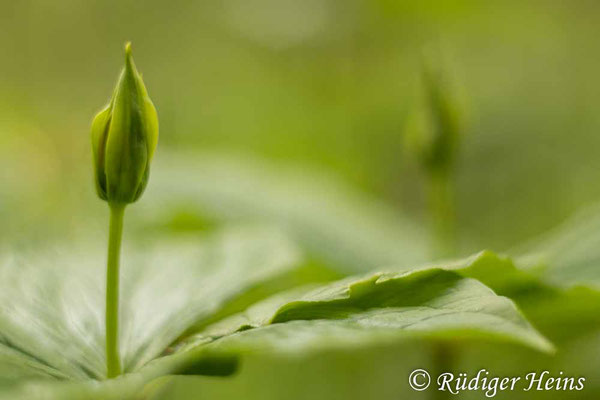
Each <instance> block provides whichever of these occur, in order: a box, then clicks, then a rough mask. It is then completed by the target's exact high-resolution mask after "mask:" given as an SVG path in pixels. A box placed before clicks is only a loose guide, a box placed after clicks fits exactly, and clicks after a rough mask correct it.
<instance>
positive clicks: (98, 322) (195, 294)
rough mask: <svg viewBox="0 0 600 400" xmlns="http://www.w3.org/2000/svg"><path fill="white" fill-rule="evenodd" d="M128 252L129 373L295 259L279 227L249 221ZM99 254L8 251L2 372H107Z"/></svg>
mask: <svg viewBox="0 0 600 400" xmlns="http://www.w3.org/2000/svg"><path fill="white" fill-rule="evenodd" d="M78 251H80V252H78ZM124 255H125V257H124V261H123V268H122V289H121V299H122V304H121V331H120V337H121V350H122V355H123V360H124V366H125V370H126V371H135V370H138V369H139V368H140V367H141V366H143V365H144V364H146V363H147V362H148V361H150V360H152V359H154V358H156V357H158V356H159V355H161V353H163V352H164V351H165V349H167V347H168V346H169V345H170V344H171V343H173V342H174V341H175V340H176V339H177V338H178V337H179V336H180V335H181V334H183V333H184V332H185V331H186V329H188V328H189V327H190V326H192V325H193V324H195V323H198V322H199V321H202V320H203V319H206V318H210V317H211V316H212V315H214V314H216V313H218V312H219V311H220V310H222V309H223V307H225V306H226V305H227V304H228V302H230V301H232V300H234V299H236V298H237V297H238V296H239V295H240V294H242V293H244V292H246V291H248V290H249V289H252V288H254V287H256V286H257V285H260V284H261V283H262V282H264V281H268V280H270V279H273V278H275V277H277V276H281V275H282V274H285V273H287V272H289V271H291V270H293V269H294V268H296V267H297V266H298V265H300V255H299V253H298V251H297V249H296V248H295V247H294V246H293V245H292V244H291V243H290V242H289V241H288V240H286V238H285V236H284V235H282V234H281V232H279V231H278V230H272V229H267V228H251V227H248V228H238V229H230V230H227V231H224V232H220V233H217V234H215V235H213V236H212V237H209V238H207V239H206V240H204V241H199V240H198V239H197V238H189V239H188V240H184V239H183V238H181V237H180V238H177V241H169V240H164V239H163V240H161V241H160V243H147V247H144V248H142V249H139V251H134V250H133V249H129V248H125V249H124ZM103 259H104V257H103V255H102V252H101V251H94V250H93V249H89V248H79V249H77V248H76V247H75V248H73V247H72V248H69V249H62V250H56V251H55V252H53V253H50V252H48V253H45V254H31V255H28V257H26V258H25V257H15V256H10V257H6V259H5V260H4V261H3V262H2V264H1V267H0V276H1V282H2V284H3V288H2V290H1V291H0V304H2V305H3V312H2V313H1V314H0V372H1V373H3V376H2V377H6V376H10V378H12V379H14V378H18V377H22V378H29V377H31V376H46V377H48V378H63V379H64V378H68V379H89V378H94V379H100V378H103V377H104V374H105V361H104V360H105V358H104V334H103V332H104V316H103V304H104V298H103V295H104V288H103V283H104V274H105V271H104V263H103ZM5 374H6V375H5ZM0 378H1V377H0Z"/></svg>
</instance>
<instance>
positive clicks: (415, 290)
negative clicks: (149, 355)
mask: <svg viewBox="0 0 600 400" xmlns="http://www.w3.org/2000/svg"><path fill="white" fill-rule="evenodd" d="M493 260H496V263H501V262H502V259H501V258H499V257H496V256H494V255H493V254H491V253H489V252H485V253H482V254H480V255H478V256H476V257H472V258H470V259H467V260H465V261H463V262H460V263H453V264H448V265H445V266H443V267H423V268H420V269H416V270H413V271H409V272H393V273H376V274H371V275H367V276H362V277H351V278H347V279H344V280H341V281H338V282H334V283H331V284H328V285H324V286H318V287H307V288H298V289H294V290H292V291H289V292H287V293H282V294H279V295H276V296H273V297H271V298H269V299H267V300H265V301H263V302H259V303H257V304H255V305H253V306H252V307H250V308H249V309H248V310H247V311H245V312H243V313H240V314H238V315H235V316H232V317H230V318H227V319H225V320H223V321H221V322H219V323H217V324H214V325H212V326H209V327H208V328H207V329H206V330H205V331H204V332H203V333H201V334H199V335H197V336H195V337H193V338H191V339H190V340H188V342H187V344H186V345H185V346H182V347H181V348H180V349H178V352H177V354H175V355H174V356H170V357H165V358H163V359H160V360H157V361H156V362H154V363H153V364H150V365H149V368H148V371H152V373H153V374H156V375H159V374H160V373H166V372H177V373H190V370H192V371H194V372H195V373H202V374H212V373H217V372H218V371H219V370H223V365H224V364H227V362H229V364H230V368H231V369H232V370H233V369H234V367H235V364H236V363H237V357H238V356H239V355H241V354H245V353H247V352H251V351H261V352H264V351H276V352H283V353H295V354H302V352H305V351H308V350H311V349H323V348H330V347H335V348H338V347H340V346H349V347H353V346H361V345H364V344H369V343H386V342H389V341H390V340H404V339H406V338H410V337H414V336H425V337H433V338H438V339H457V338H486V339H489V340H501V341H507V342H512V343H517V344H521V345H525V346H528V347H531V348H534V349H536V350H539V351H543V352H552V351H553V349H554V347H553V345H552V344H551V343H550V342H549V341H548V340H547V339H546V338H544V337H543V336H542V335H541V334H540V333H538V332H537V331H536V330H535V329H534V328H533V327H532V326H531V325H530V324H529V323H528V322H527V320H526V319H525V318H524V317H523V316H522V314H521V313H520V312H519V310H518V309H517V307H516V306H515V304H514V303H513V302H512V301H511V300H510V299H508V298H506V297H502V296H498V295H496V294H495V293H494V292H493V291H492V290H491V289H489V288H488V287H487V286H485V285H484V284H482V283H481V282H479V281H477V280H475V279H472V278H469V277H466V275H469V274H471V273H472V274H476V273H477V270H478V268H481V267H482V264H487V265H490V266H491V262H492V261H493ZM213 364H214V365H215V367H214V368H213V367H212V365H213ZM157 371H161V372H160V373H159V372H157Z"/></svg>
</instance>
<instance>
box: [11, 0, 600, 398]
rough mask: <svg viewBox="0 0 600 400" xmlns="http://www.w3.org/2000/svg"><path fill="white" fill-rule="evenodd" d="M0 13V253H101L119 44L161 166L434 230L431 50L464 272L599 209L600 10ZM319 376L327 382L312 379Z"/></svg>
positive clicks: (152, 7) (253, 6)
mask: <svg viewBox="0 0 600 400" xmlns="http://www.w3.org/2000/svg"><path fill="white" fill-rule="evenodd" d="M0 5H1V9H2V11H1V12H0V49H2V57H1V60H2V61H1V62H0V218H1V220H2V225H3V229H2V230H1V231H0V239H1V240H2V241H3V242H4V243H8V242H23V243H27V244H31V243H34V242H36V241H37V242H46V241H48V240H50V239H52V240H53V239H55V238H61V240H62V239H63V238H69V237H71V236H76V235H78V233H79V232H80V230H81V229H83V228H82V227H85V226H88V227H89V226H98V227H99V228H98V229H99V230H98V232H101V234H99V237H98V240H101V241H104V240H105V237H104V229H105V227H104V223H105V218H106V215H107V210H106V207H105V205H104V204H103V203H102V202H100V201H98V200H97V199H96V196H95V193H94V186H93V181H92V165H91V150H90V138H89V126H90V123H91V119H92V117H93V115H94V114H95V113H96V112H97V111H98V110H100V108H101V107H102V106H103V105H104V104H106V102H107V101H108V99H109V97H110V94H111V91H112V88H113V86H114V83H115V81H116V79H117V76H118V71H119V69H120V68H121V66H122V58H123V50H122V49H123V45H124V43H125V42H126V41H132V43H133V51H134V56H135V60H136V63H137V66H138V69H139V70H140V71H141V72H142V73H143V76H144V80H145V83H146V85H147V87H148V90H149V94H150V96H151V98H152V99H153V101H154V103H155V105H156V107H157V109H158V112H159V118H160V142H159V148H158V159H159V164H157V165H160V160H161V153H163V154H166V153H169V154H171V155H172V154H178V152H180V151H185V152H186V154H190V153H192V154H194V153H196V152H197V154H198V155H199V156H202V154H206V153H207V152H215V153H219V154H227V155H228V156H230V157H234V158H235V157H241V158H247V157H250V158H252V159H259V160H263V159H264V160H268V162H269V163H271V164H269V165H273V166H282V167H283V166H293V167H294V168H299V169H306V170H311V171H321V173H322V174H327V175H330V174H333V175H335V176H337V177H338V179H339V180H340V181H344V182H346V183H347V184H348V185H350V186H351V187H353V188H355V189H356V190H357V191H360V192H363V193H364V194H365V195H368V196H372V197H373V198H377V199H379V200H381V201H382V202H385V203H387V204H388V205H390V206H391V207H393V208H395V209H396V210H397V212H398V213H401V214H404V215H406V216H408V218H410V219H412V220H413V222H414V223H415V224H416V225H421V224H426V219H427V215H426V214H427V206H426V200H425V197H426V190H424V183H423V182H424V179H425V177H424V175H423V173H422V171H420V170H419V167H418V165H417V163H416V162H415V160H414V159H412V158H411V156H410V151H408V150H407V148H406V145H405V144H406V140H405V137H404V136H405V135H404V133H405V131H406V125H407V121H408V120H409V118H410V115H411V112H412V111H413V110H414V105H415V103H416V102H417V101H418V98H419V95H420V94H419V93H420V90H421V88H420V84H419V73H420V65H421V64H420V60H421V59H420V57H421V54H422V50H423V48H426V47H428V46H432V45H433V46H435V47H436V48H441V49H443V54H444V65H445V68H446V70H447V73H448V74H449V75H451V76H452V79H453V81H454V82H455V83H456V88H457V94H458V97H459V98H460V103H461V110H462V114H461V115H462V118H463V125H462V130H461V135H462V140H461V146H460V152H459V154H458V158H457V165H456V174H455V178H456V181H455V183H456V186H455V189H456V227H457V232H456V233H457V243H458V252H459V253H461V254H468V253H472V252H474V251H478V250H481V249H483V248H489V249H493V250H499V251H504V250H507V249H510V248H512V247H514V246H519V245H520V244H522V243H523V242H526V241H528V240H530V239H532V238H535V237H536V236H537V235H539V234H541V233H542V232H545V231H546V230H548V229H550V228H552V227H554V226H556V225H557V224H559V223H560V222H562V221H563V220H565V219H566V218H567V217H569V216H570V215H571V214H572V213H573V212H575V211H577V210H579V209H581V208H583V207H586V206H587V205H590V204H594V203H595V202H596V200H597V199H598V198H600V179H598V178H599V176H600V173H599V171H600V157H598V156H597V149H598V148H599V146H600V135H599V132H600V113H598V112H597V108H598V104H600V77H599V73H598V71H600V56H599V54H600V42H599V41H598V40H597V37H598V34H599V33H600V28H599V25H598V18H599V17H600V4H599V3H598V2H595V1H584V0H581V1H524V0H519V1H513V0H504V1H498V2H496V1H490V2H478V1H467V0H455V1H452V2H445V1H394V0H370V1H368V0H362V1H359V0H344V1H342V0H303V1H297V0H220V1H216V0H215V1H211V0H206V1H191V0H187V1H184V0H171V1H168V2H167V1H144V2H141V1H134V0H119V1H86V2H81V1H75V0H60V1H54V2H49V1H44V0H22V1H7V0H0ZM162 162H163V163H165V162H167V161H164V160H163V161H162ZM156 168H159V167H158V166H156ZM275 169H276V168H275ZM173 179H177V177H173ZM151 187H152V179H151V180H150V188H151ZM141 201H142V202H143V201H144V199H142V200H141ZM132 209H134V208H133V207H132ZM137 217H139V215H138V214H136V213H135V212H132V213H131V218H133V219H135V218H137ZM88 230H89V229H88ZM402 354H404V353H403V350H400V349H397V350H395V352H391V353H390V350H389V349H387V350H382V351H381V354H380V357H379V358H374V359H371V361H370V362H372V363H375V364H378V365H379V364H381V362H382V361H381V360H382V358H385V357H387V358H389V359H390V360H394V361H393V362H394V363H397V362H398V361H397V360H398V358H400V357H402ZM356 357H358V356H356ZM373 360H375V361H373ZM377 360H379V361H377ZM330 361H331V360H330ZM278 362H279V361H273V362H272V363H270V364H269V363H264V362H260V363H258V364H257V365H258V366H257V367H256V368H254V369H252V368H251V369H250V371H254V372H250V374H251V375H249V376H245V377H244V376H242V378H241V382H242V383H239V382H240V381H238V383H237V385H238V386H230V385H225V384H222V383H219V382H216V383H215V382H214V381H211V382H212V383H211V385H213V386H210V385H209V386H202V387H203V388H209V389H205V390H209V391H210V390H213V389H214V390H215V391H216V392H215V393H226V392H227V390H231V391H233V390H238V392H236V393H239V391H244V390H247V389H248V387H249V385H250V383H249V382H251V381H252V379H254V378H252V376H253V375H252V374H255V375H260V374H261V372H260V371H261V370H262V368H263V367H264V365H269V367H266V368H267V371H269V373H273V372H274V371H275V370H281V369H282V368H281V367H280V366H278V364H277V363H278ZM390 362H392V361H390ZM312 363H313V364H308V365H312V366H313V368H314V370H313V371H317V372H318V371H319V368H318V367H319V366H320V365H321V364H319V359H315V360H313V361H312ZM295 365H296V367H297V368H301V369H305V368H304V367H301V365H302V364H295ZM340 365H349V364H347V363H346V362H341V363H340ZM366 365H367V367H364V366H363V367H364V368H363V369H362V370H360V371H362V372H364V371H365V370H366V369H369V368H370V367H368V364H366ZM396 367H397V368H408V367H407V366H406V365H405V364H402V366H400V365H396ZM269 368H270V369H269ZM288 368H289V365H288ZM388 370H389V369H388ZM287 371H288V372H289V371H292V372H289V373H290V374H293V373H294V372H293V371H294V370H293V369H292V370H290V369H288V370H287ZM389 371H394V373H397V371H400V370H399V369H396V370H393V369H392V370H389ZM402 371H403V370H402ZM317 372H314V373H313V375H315V376H314V379H317V378H318V373H317ZM362 372H361V373H362ZM286 373H287V372H286ZM298 373H299V372H298ZM344 374H345V375H343V376H345V377H347V376H352V372H351V371H350V372H348V371H346V372H345V373H344ZM348 374H350V375H348ZM357 374H358V373H357ZM398 375H399V376H402V377H403V376H405V375H404V372H402V373H398ZM387 378H390V377H387ZM244 379H245V380H244ZM380 379H384V380H385V377H383V378H382V377H381V376H380ZM390 379H391V378H390ZM317 380H318V379H317ZM389 381H390V380H389V379H388V380H386V382H389ZM287 382H293V377H289V379H288V380H287ZM398 382H400V381H398ZM182 385H183V386H185V382H184V383H182ZM398 385H399V386H400V383H398ZM402 385H403V381H402ZM341 386H343V385H339V386H338V387H341ZM211 388H213V389H211ZM232 388H233V389H232ZM235 388H237V389H235ZM396 389H397V388H396V387H394V386H390V387H387V388H386V389H385V390H387V391H388V392H389V395H390V396H391V395H392V394H393V393H396ZM175 390H182V391H185V390H187V389H179V388H175ZM219 390H221V391H225V392H219ZM211 393H212V392H211ZM338 394H339V393H338Z"/></svg>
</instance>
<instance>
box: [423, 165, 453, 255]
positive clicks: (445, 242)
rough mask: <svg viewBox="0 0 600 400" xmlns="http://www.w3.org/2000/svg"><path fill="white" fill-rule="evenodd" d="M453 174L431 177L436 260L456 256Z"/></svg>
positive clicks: (430, 196) (439, 173)
mask: <svg viewBox="0 0 600 400" xmlns="http://www.w3.org/2000/svg"><path fill="white" fill-rule="evenodd" d="M451 178H452V174H451V171H448V170H440V171H434V172H432V173H431V174H430V177H429V196H428V200H429V210H430V218H431V220H432V232H433V240H434V255H435V258H446V257H450V256H454V252H455V244H456V242H455V238H454V233H455V232H454V229H455V215H454V191H453V184H452V179H451Z"/></svg>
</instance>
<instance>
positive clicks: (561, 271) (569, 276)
mask: <svg viewBox="0 0 600 400" xmlns="http://www.w3.org/2000/svg"><path fill="white" fill-rule="evenodd" d="M514 254H517V255H518V256H519V257H518V258H517V262H518V263H519V264H521V265H523V266H524V267H527V268H529V269H532V270H540V275H541V276H542V277H544V278H545V279H546V280H547V281H549V282H551V283H552V284H554V285H558V286H562V287H572V286H577V285H580V286H587V287H590V288H594V289H597V290H600V208H599V207H598V206H595V207H591V208H589V209H586V210H583V211H581V212H579V213H578V214H576V215H575V216H573V217H572V218H571V219H569V220H568V221H566V222H565V223H563V224H562V225H560V226H559V227H557V228H555V229H554V230H552V231H550V232H548V233H547V234H545V235H543V236H542V237H540V238H538V239H537V240H535V241H534V242H532V243H529V244H528V245H526V246H522V248H520V249H517V250H515V251H514Z"/></svg>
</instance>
